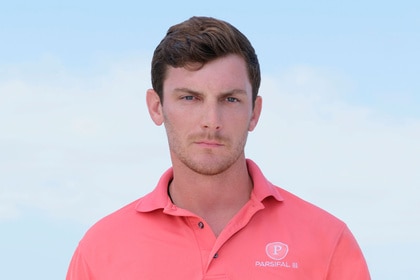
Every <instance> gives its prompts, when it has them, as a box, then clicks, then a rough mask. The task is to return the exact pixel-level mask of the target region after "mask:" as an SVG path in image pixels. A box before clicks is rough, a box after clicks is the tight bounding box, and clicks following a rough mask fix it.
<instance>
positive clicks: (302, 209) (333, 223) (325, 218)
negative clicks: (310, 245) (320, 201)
mask: <svg viewBox="0 0 420 280" xmlns="http://www.w3.org/2000/svg"><path fill="white" fill-rule="evenodd" d="M274 188H275V190H276V191H277V192H278V193H279V194H280V196H281V197H282V198H283V200H282V201H275V200H274V199H272V200H269V201H267V202H265V204H268V205H271V206H272V207H274V209H276V210H275V211H276V212H279V213H282V214H281V215H282V216H283V218H284V219H286V220H287V221H288V222H289V223H290V224H297V225H302V226H304V227H306V228H311V230H319V231H322V232H323V231H324V230H328V231H330V232H331V231H335V232H336V234H340V232H342V231H343V230H345V228H346V227H347V226H346V224H345V223H344V222H343V221H342V220H341V219H339V218H337V217H336V216H335V215H333V214H332V213H330V212H328V211H327V210H325V209H322V208H320V207H319V206H317V205H314V204H313V203H311V202H309V201H307V200H305V199H302V198H301V197H298V196H297V195H295V194H293V193H291V192H289V191H286V190H284V189H283V188H280V187H278V186H274Z"/></svg>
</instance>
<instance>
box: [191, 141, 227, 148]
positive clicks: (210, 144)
mask: <svg viewBox="0 0 420 280" xmlns="http://www.w3.org/2000/svg"><path fill="white" fill-rule="evenodd" d="M194 143H196V144H198V145H200V146H205V147H221V146H223V144H222V143H220V142H215V141H208V140H202V141H195V142H194Z"/></svg>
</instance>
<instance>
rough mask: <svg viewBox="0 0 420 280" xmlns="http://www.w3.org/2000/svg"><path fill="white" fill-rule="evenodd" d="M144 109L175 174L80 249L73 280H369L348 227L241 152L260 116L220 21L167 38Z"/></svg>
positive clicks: (246, 63)
mask: <svg viewBox="0 0 420 280" xmlns="http://www.w3.org/2000/svg"><path fill="white" fill-rule="evenodd" d="M152 85H153V89H149V90H148V91H147V96H146V101H147V106H148V110H149V113H150V116H151V118H152V120H153V121H154V123H155V124H157V125H162V124H164V126H165V129H166V133H167V137H168V143H169V148H170V149H169V150H170V156H171V161H172V168H170V169H169V170H168V171H167V172H166V173H164V174H163V175H162V177H161V179H160V181H159V183H158V184H157V187H156V188H155V190H154V191H152V192H151V193H150V194H148V195H146V196H145V197H143V198H140V199H139V200H137V201H135V202H133V203H131V204H129V205H127V206H125V207H124V208H122V209H120V210H118V211H117V212H115V213H113V214H111V215H110V216H108V217H105V218H104V219H102V220H101V221H99V222H98V223H97V224H96V225H94V226H93V227H92V228H91V229H90V230H89V231H88V232H87V233H86V235H85V236H84V238H83V239H82V240H81V241H80V244H79V246H78V248H77V249H76V252H75V254H74V256H73V259H72V261H71V264H70V267H69V270H68V274H67V279H68V280H84V279H100V280H104V279H112V280H116V279H180V280H181V279H182V280H186V279H311V280H313V279H340V280H347V279H361V280H365V279H370V276H369V272H368V269H367V266H366V262H365V260H364V257H363V255H362V253H361V251H360V248H359V246H358V244H357V242H356V241H355V239H354V237H353V236H352V234H351V233H350V231H349V229H348V228H347V227H346V225H345V224H344V223H343V222H341V221H340V220H338V219H337V218H335V217H333V216H332V215H330V214H328V213H326V212H325V211H323V210H321V209H319V208H317V207H315V206H313V205H311V204H309V203H308V202H305V201H303V200H301V199H299V198H297V197H296V196H294V195H292V194H290V193H288V192H287V191H285V190H283V189H281V188H279V187H276V186H274V185H272V184H271V183H270V182H269V181H268V180H267V179H265V178H264V176H263V174H262V173H261V171H260V170H259V168H258V166H257V165H256V164H255V163H254V162H252V161H251V160H249V159H246V157H245V154H244V147H245V143H246V139H247V135H248V132H249V131H252V130H253V129H254V128H255V127H256V125H257V123H258V119H259V116H260V113H261V108H262V99H261V97H260V96H258V89H259V85H260V70H259V63H258V59H257V56H256V54H255V51H254V49H253V47H252V46H251V44H250V42H249V41H248V39H247V38H246V37H245V36H244V35H243V34H242V33H240V32H239V31H238V30H237V29H236V28H235V27H233V26H232V25H230V24H229V23H226V22H224V21H220V20H216V19H213V18H206V17H193V18H191V19H189V20H187V21H185V22H183V23H180V24H178V25H175V26H173V27H171V28H170V29H169V30H168V32H167V34H166V36H165V38H164V39H163V40H162V41H161V42H160V44H159V45H158V47H157V48H156V50H155V53H154V56H153V60H152Z"/></svg>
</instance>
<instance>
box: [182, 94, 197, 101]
mask: <svg viewBox="0 0 420 280" xmlns="http://www.w3.org/2000/svg"><path fill="white" fill-rule="evenodd" d="M182 99H184V100H188V101H191V100H194V99H195V97H194V96H192V95H187V96H183V97H182Z"/></svg>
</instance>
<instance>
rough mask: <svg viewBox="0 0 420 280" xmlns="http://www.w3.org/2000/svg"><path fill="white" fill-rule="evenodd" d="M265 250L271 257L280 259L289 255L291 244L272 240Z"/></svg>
mask: <svg viewBox="0 0 420 280" xmlns="http://www.w3.org/2000/svg"><path fill="white" fill-rule="evenodd" d="M265 252H266V253H267V256H269V257H270V258H271V259H273V260H276V261H278V260H282V259H284V258H285V257H286V256H287V253H288V252H289V246H287V244H284V243H282V242H272V243H268V244H267V246H265Z"/></svg>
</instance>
